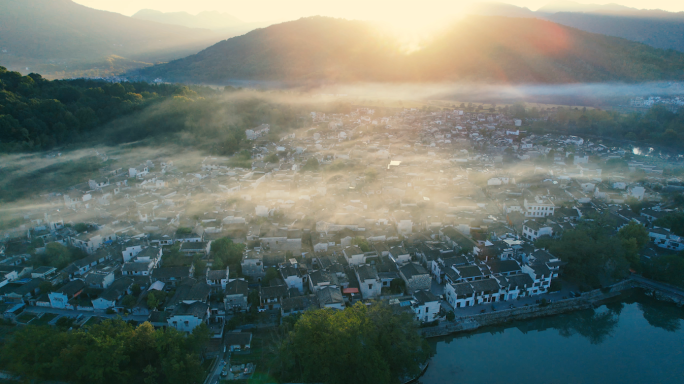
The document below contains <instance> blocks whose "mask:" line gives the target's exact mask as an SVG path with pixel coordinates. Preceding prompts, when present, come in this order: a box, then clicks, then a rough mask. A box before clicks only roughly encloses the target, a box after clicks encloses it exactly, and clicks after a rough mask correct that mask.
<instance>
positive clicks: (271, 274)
mask: <svg viewBox="0 0 684 384" xmlns="http://www.w3.org/2000/svg"><path fill="white" fill-rule="evenodd" d="M278 277H280V273H278V270H277V269H276V268H273V267H271V268H269V269H267V270H266V275H265V276H264V277H263V278H262V279H261V285H263V286H264V287H268V284H269V283H270V282H271V280H273V279H275V278H278Z"/></svg>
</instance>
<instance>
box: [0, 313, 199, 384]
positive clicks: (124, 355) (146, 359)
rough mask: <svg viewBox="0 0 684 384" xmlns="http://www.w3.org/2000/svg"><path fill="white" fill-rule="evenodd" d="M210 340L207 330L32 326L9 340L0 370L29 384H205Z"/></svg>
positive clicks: (111, 324) (106, 324)
mask: <svg viewBox="0 0 684 384" xmlns="http://www.w3.org/2000/svg"><path fill="white" fill-rule="evenodd" d="M60 320H61V319H60ZM208 340H209V331H208V329H207V328H206V327H205V326H199V327H197V328H196V329H195V331H194V332H193V333H192V334H191V335H189V336H187V337H186V336H185V334H183V333H181V332H179V331H176V330H175V329H173V328H168V329H166V330H155V329H154V327H152V325H151V324H150V323H143V324H141V325H139V326H138V327H133V326H132V325H130V324H127V323H125V322H124V321H122V320H105V321H103V322H101V323H99V324H95V325H92V326H86V327H84V328H81V329H77V330H74V331H71V332H65V331H62V330H59V329H56V328H51V327H44V326H40V327H38V326H31V325H29V326H27V327H24V328H21V329H20V330H18V331H17V332H15V333H14V334H13V335H12V336H11V337H10V338H9V339H8V340H6V343H5V345H4V346H3V347H2V353H1V354H0V364H1V365H2V367H3V369H4V370H8V371H10V372H12V373H14V374H16V375H20V376H22V378H23V379H25V380H26V381H27V382H29V381H34V380H38V381H42V380H59V381H67V382H71V383H89V384H90V383H122V382H125V383H140V384H148V383H179V384H180V383H183V384H187V383H201V381H202V379H203V376H204V371H203V369H202V367H201V364H200V356H199V355H200V352H201V350H202V346H203V345H204V343H206V342H207V341H208Z"/></svg>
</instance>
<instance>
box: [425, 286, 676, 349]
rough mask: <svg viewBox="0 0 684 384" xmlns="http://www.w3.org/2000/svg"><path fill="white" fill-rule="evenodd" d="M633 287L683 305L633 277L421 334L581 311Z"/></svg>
mask: <svg viewBox="0 0 684 384" xmlns="http://www.w3.org/2000/svg"><path fill="white" fill-rule="evenodd" d="M634 288H639V289H643V290H644V291H646V292H647V293H648V292H649V291H650V292H651V293H652V295H653V297H654V298H655V299H657V300H660V301H668V302H674V303H675V304H677V305H680V306H681V305H683V304H684V300H683V299H682V298H681V297H673V295H672V294H671V293H670V292H665V291H663V290H661V289H659V288H658V287H656V286H654V285H652V283H651V282H650V281H645V280H638V279H635V278H631V277H630V278H627V279H625V280H622V281H620V282H618V283H615V284H613V285H611V286H609V287H605V288H600V289H595V290H593V291H589V292H585V293H583V294H582V295H581V296H579V297H575V298H569V299H563V300H558V301H554V302H553V303H548V304H545V305H543V306H542V304H534V305H529V306H524V307H518V308H513V309H501V310H497V311H496V312H487V313H480V314H475V315H468V316H463V317H457V319H458V320H455V321H453V322H442V323H440V325H438V326H435V327H429V328H423V329H421V334H422V335H423V337H425V338H426V339H429V338H435V337H442V336H447V335H451V334H456V333H461V332H472V331H475V330H477V329H479V328H482V327H487V326H491V325H499V324H504V323H508V322H513V321H520V320H529V319H534V318H540V317H546V316H553V315H559V314H562V313H568V312H574V311H581V310H584V309H589V308H592V307H595V306H597V304H599V303H600V302H602V301H604V300H608V299H611V298H613V297H616V296H619V295H620V294H621V293H622V292H623V291H626V290H629V289H634ZM675 296H677V295H675ZM457 316H458V315H457Z"/></svg>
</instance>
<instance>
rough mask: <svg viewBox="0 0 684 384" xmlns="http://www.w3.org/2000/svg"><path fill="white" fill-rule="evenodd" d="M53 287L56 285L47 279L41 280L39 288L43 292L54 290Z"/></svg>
mask: <svg viewBox="0 0 684 384" xmlns="http://www.w3.org/2000/svg"><path fill="white" fill-rule="evenodd" d="M53 289H54V287H53V286H52V283H51V282H49V281H47V280H45V281H41V282H40V284H38V290H39V291H40V293H41V294H43V293H50V292H52V291H53Z"/></svg>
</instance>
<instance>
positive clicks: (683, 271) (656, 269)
mask: <svg viewBox="0 0 684 384" xmlns="http://www.w3.org/2000/svg"><path fill="white" fill-rule="evenodd" d="M643 274H644V276H645V277H648V278H650V279H653V280H658V281H663V282H665V283H668V284H672V285H676V286H678V287H681V288H684V255H682V254H681V253H680V254H677V255H663V256H659V257H655V258H652V259H650V260H648V261H647V262H646V263H644V272H643Z"/></svg>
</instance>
